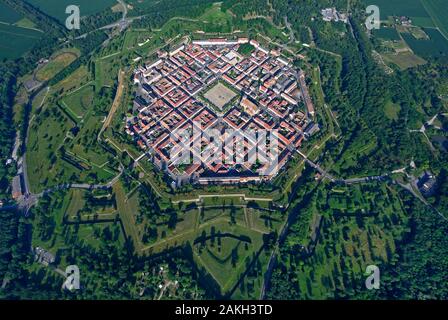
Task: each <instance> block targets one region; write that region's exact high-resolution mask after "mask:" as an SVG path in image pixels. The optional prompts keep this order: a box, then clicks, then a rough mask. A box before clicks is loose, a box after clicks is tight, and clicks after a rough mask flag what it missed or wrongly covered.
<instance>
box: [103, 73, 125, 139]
mask: <svg viewBox="0 0 448 320" xmlns="http://www.w3.org/2000/svg"><path fill="white" fill-rule="evenodd" d="M124 79H125V73H124V71H122V70H120V71H119V72H118V87H117V93H116V94H115V99H114V102H113V103H112V108H111V109H110V112H109V114H108V115H107V118H106V121H104V124H103V127H102V128H101V130H100V133H99V134H98V139H100V137H101V134H102V133H103V132H104V131H105V130H106V129H107V127H108V126H109V125H110V123H111V122H112V119H113V118H114V115H115V112H117V109H118V107H119V106H120V103H121V97H122V96H123V91H124Z"/></svg>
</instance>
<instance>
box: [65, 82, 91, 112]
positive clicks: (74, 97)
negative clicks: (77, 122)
mask: <svg viewBox="0 0 448 320" xmlns="http://www.w3.org/2000/svg"><path fill="white" fill-rule="evenodd" d="M94 89H95V88H94V87H93V86H89V85H88V86H85V87H83V88H81V89H79V90H78V91H75V92H74V93H72V94H70V95H68V96H67V97H65V98H64V99H63V103H64V106H67V108H69V109H70V111H71V112H73V114H74V116H75V117H76V118H77V119H82V118H83V117H84V115H85V114H86V112H87V111H88V110H89V108H90V107H91V106H92V102H93V94H94Z"/></svg>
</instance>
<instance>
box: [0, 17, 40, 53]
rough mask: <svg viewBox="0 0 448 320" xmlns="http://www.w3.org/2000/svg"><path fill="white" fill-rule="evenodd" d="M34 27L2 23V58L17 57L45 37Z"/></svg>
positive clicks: (0, 38) (0, 26)
mask: <svg viewBox="0 0 448 320" xmlns="http://www.w3.org/2000/svg"><path fill="white" fill-rule="evenodd" d="M43 35H44V34H43V33H42V32H40V31H37V30H34V29H28V28H22V27H18V26H14V25H7V24H1V23H0V59H3V58H9V59H16V58H18V57H20V56H22V55H23V54H24V53H25V52H27V51H28V50H29V49H31V48H32V47H33V46H34V45H35V44H36V43H37V42H38V41H39V39H41V38H42V37H43Z"/></svg>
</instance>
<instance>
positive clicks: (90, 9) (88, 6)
mask: <svg viewBox="0 0 448 320" xmlns="http://www.w3.org/2000/svg"><path fill="white" fill-rule="evenodd" d="M26 1H27V2H29V3H30V4H32V5H33V6H35V7H37V8H39V9H40V10H42V11H43V12H45V13H46V14H48V15H50V16H52V17H54V18H56V19H58V20H59V21H60V22H65V19H66V18H67V17H68V15H67V14H66V13H65V8H67V6H69V5H77V6H79V8H80V11H81V16H83V17H84V16H89V15H92V14H95V13H98V12H101V11H103V10H104V9H106V8H110V7H112V6H113V5H114V4H116V3H117V2H116V1H115V0H96V1H91V0H26Z"/></svg>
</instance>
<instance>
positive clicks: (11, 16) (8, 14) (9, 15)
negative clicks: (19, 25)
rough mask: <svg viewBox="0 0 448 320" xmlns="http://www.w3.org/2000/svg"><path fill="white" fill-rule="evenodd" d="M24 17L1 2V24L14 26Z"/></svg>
mask: <svg viewBox="0 0 448 320" xmlns="http://www.w3.org/2000/svg"><path fill="white" fill-rule="evenodd" d="M22 18H23V16H22V15H21V14H20V13H18V12H17V11H15V10H14V9H13V8H11V7H10V6H8V5H7V4H6V3H3V2H0V22H4V23H8V24H14V23H16V22H18V21H19V20H21V19H22Z"/></svg>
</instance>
